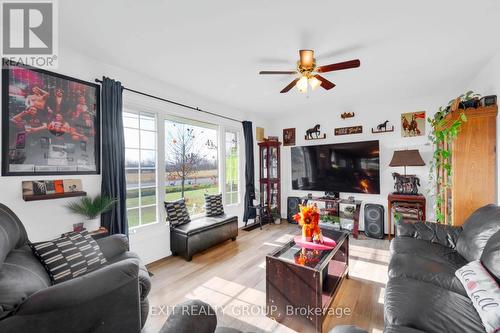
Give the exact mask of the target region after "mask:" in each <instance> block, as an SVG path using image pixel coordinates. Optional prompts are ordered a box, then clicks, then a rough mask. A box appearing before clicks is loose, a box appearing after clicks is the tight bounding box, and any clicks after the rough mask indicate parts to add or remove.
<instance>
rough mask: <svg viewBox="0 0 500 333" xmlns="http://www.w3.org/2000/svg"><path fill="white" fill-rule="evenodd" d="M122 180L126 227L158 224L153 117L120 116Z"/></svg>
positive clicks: (154, 125) (126, 114) (146, 115)
mask: <svg viewBox="0 0 500 333" xmlns="http://www.w3.org/2000/svg"><path fill="white" fill-rule="evenodd" d="M123 123H124V127H125V128H124V132H125V133H124V134H125V147H126V149H125V165H126V171H125V177H126V182H127V213H128V223H129V227H130V228H133V227H137V226H140V225H144V224H150V223H155V222H157V220H156V218H157V216H156V201H157V196H156V186H157V184H156V154H157V151H156V118H155V116H154V115H151V114H142V113H141V114H134V113H128V112H124V114H123Z"/></svg>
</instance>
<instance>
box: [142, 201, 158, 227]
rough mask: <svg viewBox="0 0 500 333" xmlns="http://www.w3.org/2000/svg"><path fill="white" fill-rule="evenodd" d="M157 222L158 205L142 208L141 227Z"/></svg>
mask: <svg viewBox="0 0 500 333" xmlns="http://www.w3.org/2000/svg"><path fill="white" fill-rule="evenodd" d="M155 222H157V221H156V205H155V206H150V207H143V208H141V225H145V224H150V223H155Z"/></svg>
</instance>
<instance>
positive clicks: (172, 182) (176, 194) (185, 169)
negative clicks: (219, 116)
mask: <svg viewBox="0 0 500 333" xmlns="http://www.w3.org/2000/svg"><path fill="white" fill-rule="evenodd" d="M217 154H218V147H217V130H216V129H215V128H213V126H210V125H207V126H203V125H202V124H200V123H197V124H196V125H192V124H188V123H182V122H177V121H170V120H167V121H165V170H166V176H165V178H166V179H165V192H166V200H167V201H172V200H176V199H179V198H181V197H184V198H185V199H186V205H187V206H188V210H189V213H190V214H192V215H196V214H201V213H203V212H204V210H205V209H204V204H205V197H204V193H213V194H216V193H219V186H218V161H217Z"/></svg>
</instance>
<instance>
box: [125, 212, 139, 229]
mask: <svg viewBox="0 0 500 333" xmlns="http://www.w3.org/2000/svg"><path fill="white" fill-rule="evenodd" d="M127 219H128V226H129V228H132V227H137V226H138V225H139V208H137V209H128V210H127Z"/></svg>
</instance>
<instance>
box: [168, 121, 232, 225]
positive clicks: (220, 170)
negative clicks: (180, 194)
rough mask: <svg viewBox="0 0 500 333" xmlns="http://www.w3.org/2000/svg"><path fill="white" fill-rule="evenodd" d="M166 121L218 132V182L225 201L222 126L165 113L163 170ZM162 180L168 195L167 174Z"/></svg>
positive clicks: (193, 216)
mask: <svg viewBox="0 0 500 333" xmlns="http://www.w3.org/2000/svg"><path fill="white" fill-rule="evenodd" d="M166 121H172V122H176V123H184V124H186V125H191V126H198V127H206V128H208V129H213V130H215V131H216V134H217V139H216V142H217V145H218V147H219V149H217V177H218V183H219V191H220V192H221V193H222V199H223V203H224V198H225V197H224V195H225V194H224V190H225V189H224V188H223V186H225V181H224V180H222V178H223V177H222V175H223V176H224V177H225V175H226V174H225V169H224V168H223V167H222V165H223V164H225V163H221V156H225V155H221V154H223V152H224V154H225V144H226V142H225V141H224V144H223V145H222V146H221V137H222V136H221V132H223V128H222V126H220V125H217V124H214V123H211V122H207V121H199V120H194V119H190V118H185V117H179V116H175V115H170V114H167V113H166V114H164V115H163V120H162V125H163V130H162V133H163V156H162V158H163V160H162V163H163V168H162V170H165V167H164V164H165V158H166V149H165V146H166V142H165V139H166V137H165V122H166ZM224 158H225V157H224ZM162 181H163V185H162V186H163V187H162V193H164V194H165V195H166V193H165V187H166V186H167V184H166V182H165V174H164V175H163V178H162ZM160 186H161V184H160ZM203 215H204V212H202V213H199V214H193V215H190V217H191V218H196V217H200V216H203Z"/></svg>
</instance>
